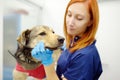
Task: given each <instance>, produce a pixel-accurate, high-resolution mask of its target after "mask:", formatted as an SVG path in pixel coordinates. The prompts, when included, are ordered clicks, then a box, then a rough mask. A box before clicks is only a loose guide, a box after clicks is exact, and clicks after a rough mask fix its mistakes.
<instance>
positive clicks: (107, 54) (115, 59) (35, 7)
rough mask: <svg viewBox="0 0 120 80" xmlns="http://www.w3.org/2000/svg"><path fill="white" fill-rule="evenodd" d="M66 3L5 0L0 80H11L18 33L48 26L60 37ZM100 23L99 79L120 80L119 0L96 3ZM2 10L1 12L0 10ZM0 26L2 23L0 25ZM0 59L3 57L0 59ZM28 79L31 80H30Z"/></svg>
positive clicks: (55, 0) (104, 0)
mask: <svg viewBox="0 0 120 80" xmlns="http://www.w3.org/2000/svg"><path fill="white" fill-rule="evenodd" d="M68 1H69V0H4V1H2V2H3V3H4V6H3V14H2V15H3V17H2V16H1V17H2V18H3V63H2V62H1V63H2V64H3V67H2V78H1V80H12V70H13V69H14V67H15V64H16V61H15V59H14V58H13V57H12V56H11V55H10V54H9V53H8V50H10V51H11V52H12V53H15V51H16V48H17V42H16V38H17V36H18V35H19V33H20V32H21V31H23V30H24V29H27V28H31V27H33V26H35V25H48V26H50V27H52V28H53V29H54V31H55V32H56V33H57V34H60V35H61V36H63V19H64V13H65V8H66V5H67V3H68ZM98 3H99V9H100V24H99V29H98V33H97V36H96V39H97V47H98V50H99V52H100V56H101V60H102V65H103V74H102V75H101V77H100V79H99V80H120V76H119V73H120V69H119V68H120V62H119V61H120V51H119V50H120V42H119V41H120V37H119V34H120V31H119V30H120V28H119V26H120V20H119V19H120V5H119V4H120V0H98ZM0 10H1V9H0ZM0 23H1V24H2V21H1V22H0ZM1 59H2V58H1ZM29 80H31V79H29Z"/></svg>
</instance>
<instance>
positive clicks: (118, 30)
mask: <svg viewBox="0 0 120 80" xmlns="http://www.w3.org/2000/svg"><path fill="white" fill-rule="evenodd" d="M119 4H120V1H114V0H113V1H106V2H100V3H99V8H100V24H99V29H98V34H97V46H98V49H99V52H100V56H101V59H102V63H103V74H102V76H101V79H100V80H120V74H119V73H120V69H119V68H120V62H119V61H120V36H119V34H120V5H119Z"/></svg>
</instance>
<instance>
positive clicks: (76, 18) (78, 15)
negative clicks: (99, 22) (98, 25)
mask: <svg viewBox="0 0 120 80" xmlns="http://www.w3.org/2000/svg"><path fill="white" fill-rule="evenodd" d="M90 23H91V21H90V13H89V9H88V6H87V5H86V4H85V3H79V2H77V3H73V4H72V5H70V6H69V8H68V12H67V15H66V25H67V33H68V34H69V35H72V36H76V35H78V34H80V35H81V36H82V34H83V33H84V32H85V30H86V28H87V27H88V26H89V25H90Z"/></svg>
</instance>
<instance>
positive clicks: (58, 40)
mask: <svg viewBox="0 0 120 80" xmlns="http://www.w3.org/2000/svg"><path fill="white" fill-rule="evenodd" d="M40 41H43V42H44V45H45V48H48V49H50V50H53V51H54V53H53V57H54V59H55V58H56V60H57V58H58V57H59V54H60V51H61V50H60V47H61V46H63V43H64V37H62V36H59V35H57V34H56V33H55V32H54V31H53V29H52V28H50V27H48V26H45V25H39V26H34V27H32V28H30V29H26V30H24V31H23V32H22V33H21V34H20V35H19V36H18V38H17V43H18V48H17V50H16V52H15V54H12V53H11V52H10V51H9V53H10V54H11V55H12V56H13V57H14V58H15V59H16V61H17V65H19V67H20V68H22V69H23V70H24V71H21V70H19V69H14V70H13V79H14V80H26V79H27V77H28V76H32V77H34V79H36V80H43V79H39V77H36V76H37V74H35V76H33V75H30V74H32V71H34V70H35V69H37V68H40V66H42V68H41V69H40V70H41V71H38V72H39V73H40V72H41V73H42V72H43V73H42V74H44V77H45V71H44V68H43V65H42V64H41V61H38V60H37V59H35V58H33V57H32V56H31V51H32V49H33V48H34V47H35V46H36V45H37V44H38V43H39V42H40ZM30 71H31V72H30ZM28 72H29V73H28ZM34 72H35V71H34ZM39 73H38V74H39ZM41 73H40V74H41ZM33 74H34V73H33Z"/></svg>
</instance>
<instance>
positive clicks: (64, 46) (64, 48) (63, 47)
mask: <svg viewBox="0 0 120 80" xmlns="http://www.w3.org/2000/svg"><path fill="white" fill-rule="evenodd" d="M61 50H63V51H64V50H66V44H65V43H64V44H63V46H62V47H61Z"/></svg>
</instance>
